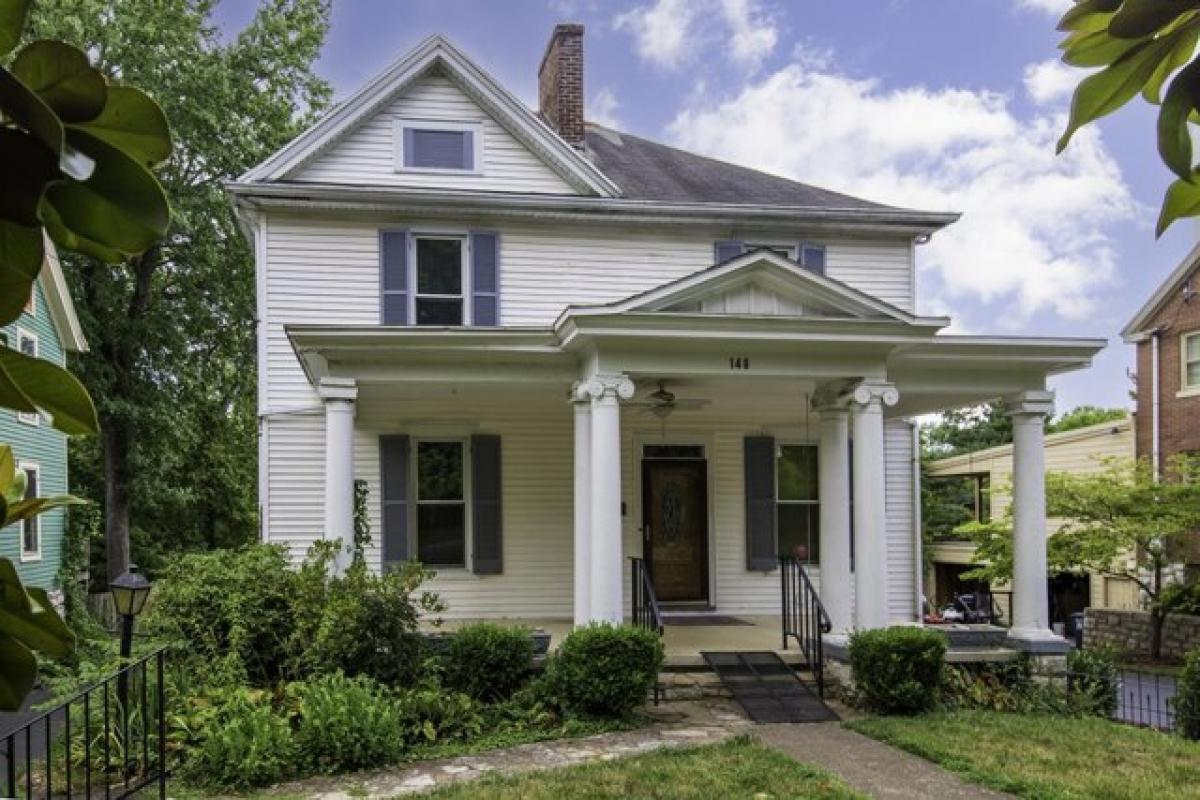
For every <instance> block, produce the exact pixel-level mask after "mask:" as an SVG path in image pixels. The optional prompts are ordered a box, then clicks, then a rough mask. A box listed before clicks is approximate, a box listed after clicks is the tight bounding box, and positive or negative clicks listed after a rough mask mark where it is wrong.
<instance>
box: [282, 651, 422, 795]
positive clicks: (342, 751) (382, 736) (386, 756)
mask: <svg viewBox="0 0 1200 800" xmlns="http://www.w3.org/2000/svg"><path fill="white" fill-rule="evenodd" d="M288 692H289V694H290V695H291V696H292V697H293V698H294V700H295V706H294V708H295V713H296V716H297V721H296V732H295V740H296V750H297V756H298V758H299V761H300V763H301V764H302V765H303V766H304V767H305V769H307V770H311V771H314V772H324V773H332V772H342V771H345V770H353V769H362V768H363V767H369V766H379V765H383V764H390V763H392V762H394V761H396V760H397V759H398V758H399V757H400V755H401V753H403V752H404V740H403V738H402V733H401V726H402V721H403V716H402V714H401V710H400V704H399V703H398V702H397V701H396V698H395V697H394V696H393V695H392V693H391V692H390V691H388V690H387V689H386V688H385V687H383V686H381V685H380V684H378V683H376V682H375V681H373V680H371V679H370V678H367V677H365V676H359V677H356V678H348V677H346V676H345V675H342V674H341V673H335V674H333V675H325V676H321V677H318V678H313V679H312V680H310V681H305V682H298V683H294V684H292V685H291V686H289V687H288Z"/></svg>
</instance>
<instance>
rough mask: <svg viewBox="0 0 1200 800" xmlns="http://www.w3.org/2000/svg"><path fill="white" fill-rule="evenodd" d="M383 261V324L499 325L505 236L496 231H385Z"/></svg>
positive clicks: (381, 242)
mask: <svg viewBox="0 0 1200 800" xmlns="http://www.w3.org/2000/svg"><path fill="white" fill-rule="evenodd" d="M379 260H380V265H379V266H380V283H379V289H380V297H379V312H380V321H381V322H383V324H385V325H431V326H432V325H436V326H442V327H457V326H460V325H486V326H492V325H498V324H499V317H500V304H499V299H500V237H499V235H498V234H497V233H495V232H494V231H472V230H458V231H456V230H447V229H440V230H434V231H428V230H426V231H415V232H409V231H404V230H394V229H389V230H383V231H380V236H379Z"/></svg>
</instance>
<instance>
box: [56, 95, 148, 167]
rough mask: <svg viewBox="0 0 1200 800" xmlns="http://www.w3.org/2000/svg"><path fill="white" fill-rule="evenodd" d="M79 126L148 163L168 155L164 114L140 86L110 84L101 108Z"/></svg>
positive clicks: (139, 160)
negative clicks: (97, 114) (137, 87)
mask: <svg viewBox="0 0 1200 800" xmlns="http://www.w3.org/2000/svg"><path fill="white" fill-rule="evenodd" d="M78 127H79V129H80V130H83V131H86V132H87V133H90V134H91V135H92V136H95V137H96V138H97V139H100V140H102V141H105V142H108V143H109V144H111V145H112V146H113V147H116V148H118V149H120V150H123V151H124V152H125V153H126V154H127V155H128V156H130V157H131V158H133V159H134V160H135V161H138V162H140V163H142V164H144V165H146V166H148V167H152V166H154V165H155V164H158V163H160V162H162V161H165V160H166V159H167V157H168V156H170V155H171V129H170V127H169V126H168V125H167V115H166V114H164V113H163V110H162V109H161V108H159V106H158V103H155V102H154V101H153V100H152V99H150V96H149V95H147V94H146V93H145V92H143V91H142V90H140V89H134V88H132V87H130V86H110V87H109V89H108V101H107V102H106V103H105V104H104V110H103V111H101V112H100V115H99V116H98V117H96V118H95V119H93V120H90V121H89V122H86V123H84V124H82V125H79V126H78Z"/></svg>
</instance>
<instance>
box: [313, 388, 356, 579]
mask: <svg viewBox="0 0 1200 800" xmlns="http://www.w3.org/2000/svg"><path fill="white" fill-rule="evenodd" d="M317 393H318V394H319V395H320V397H321V399H322V400H323V401H325V531H324V535H325V538H326V539H331V540H334V541H338V542H340V543H341V545H340V546H339V547H338V556H337V561H336V562H335V565H334V566H335V569H336V570H337V572H338V573H339V574H340V573H341V572H342V571H343V570H345V568H346V567H347V566H349V564H350V552H349V549H350V546H351V545H353V544H354V401H355V400H356V399H357V398H358V388H357V387H356V386H355V384H354V381H353V380H350V379H347V378H322V379H321V383H320V385H319V386H318V387H317Z"/></svg>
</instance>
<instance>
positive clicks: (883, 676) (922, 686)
mask: <svg viewBox="0 0 1200 800" xmlns="http://www.w3.org/2000/svg"><path fill="white" fill-rule="evenodd" d="M945 656H946V638H945V637H944V636H942V634H940V633H938V632H937V631H931V630H928V629H926V628H916V627H896V628H881V629H878V630H870V631H859V632H858V633H855V634H854V635H853V636H851V637H850V669H851V672H852V675H853V678H854V688H855V693H856V695H857V696H858V698H859V699H860V700H861V701H862V703H863V704H864V705H865V706H866V707H867V708H869V709H871V710H872V711H875V712H878V713H880V714H918V713H920V712H922V711H927V710H929V709H930V708H932V707H933V706H934V704H935V703H936V702H937V700H938V691H939V689H940V687H941V684H942V678H943V672H944V669H945Z"/></svg>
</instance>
